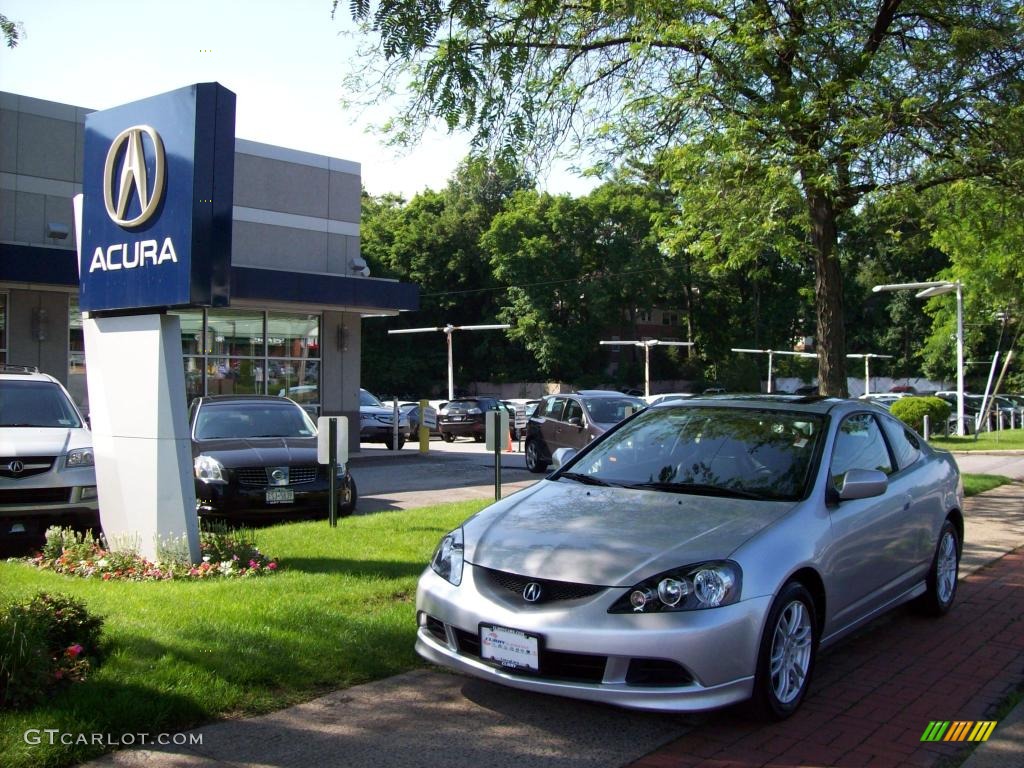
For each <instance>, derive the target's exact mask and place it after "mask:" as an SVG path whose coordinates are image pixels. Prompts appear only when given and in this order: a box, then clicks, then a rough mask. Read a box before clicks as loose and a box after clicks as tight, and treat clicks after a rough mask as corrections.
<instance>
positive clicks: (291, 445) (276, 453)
mask: <svg viewBox="0 0 1024 768" xmlns="http://www.w3.org/2000/svg"><path fill="white" fill-rule="evenodd" d="M200 454H203V455H206V456H212V457H214V458H215V459H217V461H219V462H220V463H221V464H223V465H224V466H225V467H275V466H281V467H283V466H285V465H293V464H316V463H317V461H316V438H309V437H254V438H232V439H230V440H193V441H192V455H193V456H198V455H200Z"/></svg>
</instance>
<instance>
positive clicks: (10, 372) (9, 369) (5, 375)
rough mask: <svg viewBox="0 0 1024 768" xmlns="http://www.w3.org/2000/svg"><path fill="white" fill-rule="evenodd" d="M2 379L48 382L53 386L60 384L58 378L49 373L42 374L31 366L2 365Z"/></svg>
mask: <svg viewBox="0 0 1024 768" xmlns="http://www.w3.org/2000/svg"><path fill="white" fill-rule="evenodd" d="M0 379H6V380H10V381H48V382H51V383H53V384H57V383H59V382H58V381H57V379H56V378H54V377H53V376H51V375H50V374H48V373H43V372H41V371H40V370H39V369H38V368H36V367H35V366H31V365H8V364H6V363H5V364H3V365H0Z"/></svg>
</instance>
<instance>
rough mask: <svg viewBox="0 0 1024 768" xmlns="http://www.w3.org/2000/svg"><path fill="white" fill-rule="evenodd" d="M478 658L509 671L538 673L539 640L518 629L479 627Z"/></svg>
mask: <svg viewBox="0 0 1024 768" xmlns="http://www.w3.org/2000/svg"><path fill="white" fill-rule="evenodd" d="M480 657H481V658H482V659H485V660H490V661H493V662H496V663H498V664H500V665H501V666H503V667H510V668H511V669H530V670H533V671H534V672H539V671H540V638H539V637H537V636H536V635H531V634H528V633H526V632H520V631H519V630H518V629H509V628H507V627H496V626H493V625H490V624H481V625H480Z"/></svg>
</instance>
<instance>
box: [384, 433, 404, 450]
mask: <svg viewBox="0 0 1024 768" xmlns="http://www.w3.org/2000/svg"><path fill="white" fill-rule="evenodd" d="M384 445H386V446H387V448H388V450H389V451H393V450H395V440H394V438H392V437H389V438H387V439H386V440H384ZM403 445H405V435H399V436H398V450H402V446H403Z"/></svg>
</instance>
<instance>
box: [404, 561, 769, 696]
mask: <svg viewBox="0 0 1024 768" xmlns="http://www.w3.org/2000/svg"><path fill="white" fill-rule="evenodd" d="M475 570H476V569H475V568H474V567H473V566H471V565H469V564H466V566H465V569H464V571H463V580H462V584H461V585H460V586H458V587H456V586H453V585H452V584H450V583H449V582H447V581H446V580H444V579H442V578H441V577H440V576H438V575H437V574H435V573H434V572H433V571H432V570H431V569H429V568H428V569H427V570H426V571H425V572H424V573H423V576H422V577H421V578H420V582H419V588H418V590H417V595H416V607H417V621H418V625H419V626H418V630H417V638H416V650H417V652H418V653H419V654H420V655H421V656H422V657H424V658H425V659H427V660H429V661H431V662H433V663H435V664H439V665H441V666H445V667H448V668H450V669H454V670H457V671H459V672H463V673H466V674H469V675H473V676H475V677H480V678H483V679H485V680H490V681H492V682H495V683H500V684H502V685H508V686H510V687H513V688H519V689H523V690H528V691H534V692H539V693H550V694H556V695H560V696H567V697H570V698H576V699H585V700H588V701H598V702H603V703H607V704H613V705H617V706H622V707H629V708H633V709H645V710H655V711H675V712H690V711H700V710H707V709H715V708H718V707H723V706H727V705H729V704H733V703H735V702H738V701H743V700H745V699H747V698H749V697H750V696H751V694H752V693H753V686H754V673H755V668H756V664H757V655H758V649H759V646H760V638H761V631H762V627H763V624H764V620H765V616H766V614H767V612H768V610H769V607H770V604H771V598H770V597H761V598H754V599H750V600H744V601H741V602H739V603H736V604H734V605H730V606H726V607H723V608H715V609H709V610H701V611H685V612H677V613H660V614H647V615H634V614H610V613H608V606H610V605H611V604H612V603H613V602H614V601H615V600H616V599H617V598H618V597H619V596H620V595H622V594H623V593H624V592H625V591H626V590H625V589H608V590H603V591H602V592H600V593H598V594H597V595H595V596H594V597H590V598H583V599H576V600H569V601H561V602H555V603H547V604H544V605H534V606H525V607H523V606H519V607H517V606H513V605H512V604H511V603H510V602H509V601H508V600H504V599H502V598H496V597H493V596H490V595H487V594H485V593H484V590H483V589H478V588H477V584H476V581H475V579H474V572H475ZM481 624H494V625H497V626H501V627H506V628H510V629H513V630H518V631H521V632H527V633H530V634H533V635H536V636H538V637H539V638H540V645H541V651H540V654H541V656H540V658H541V662H540V666H541V669H540V672H539V673H529V672H522V673H521V672H518V671H512V670H508V669H506V668H503V667H500V666H496V665H494V664H492V663H490V662H487V661H484V660H483V659H482V658H481V657H480V654H479V647H478V643H477V642H476V641H475V640H474V638H476V639H477V640H478V638H479V634H478V633H479V626H480V625H481ZM475 643H476V644H475ZM555 657H557V658H558V664H557V666H556V665H554V664H551V665H549V664H548V663H547V662H546V659H547V658H555ZM583 667H586V668H588V670H589V671H588V672H587V673H586V674H584V675H580V674H578V673H577V671H576V670H577V669H578V668H583ZM661 669H670V670H672V674H671V675H670V676H669V677H668V678H664V679H659V677H658V674H657V673H655V674H646V675H642V674H641V675H638V674H636V673H635V670H661ZM585 678H587V679H585Z"/></svg>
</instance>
